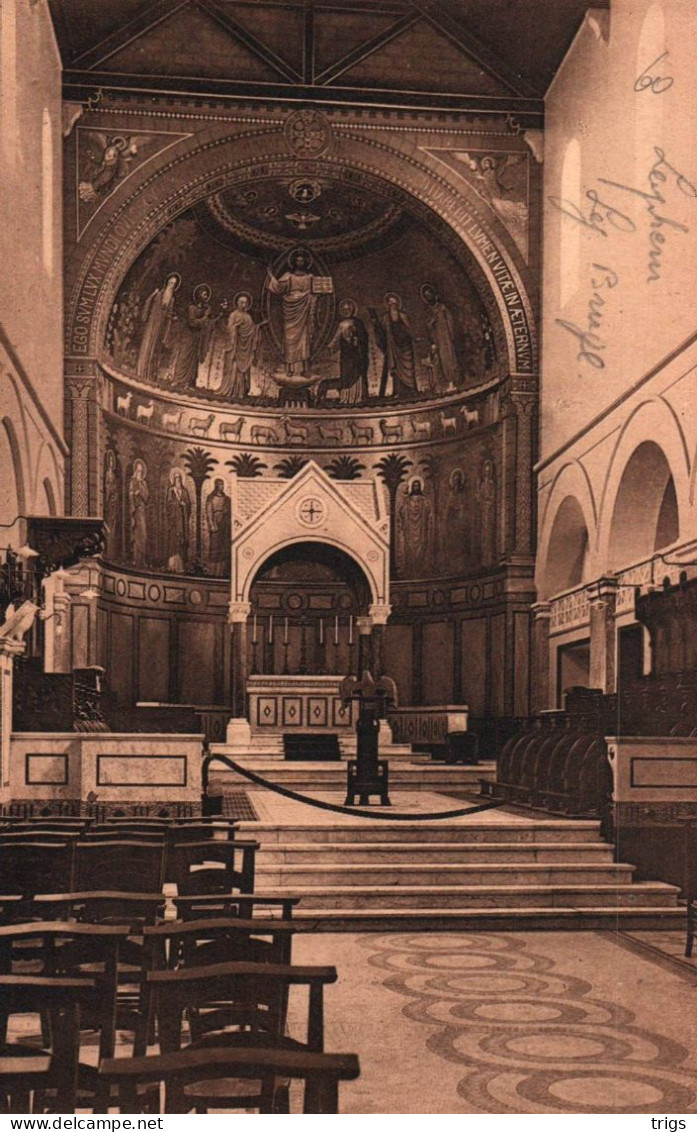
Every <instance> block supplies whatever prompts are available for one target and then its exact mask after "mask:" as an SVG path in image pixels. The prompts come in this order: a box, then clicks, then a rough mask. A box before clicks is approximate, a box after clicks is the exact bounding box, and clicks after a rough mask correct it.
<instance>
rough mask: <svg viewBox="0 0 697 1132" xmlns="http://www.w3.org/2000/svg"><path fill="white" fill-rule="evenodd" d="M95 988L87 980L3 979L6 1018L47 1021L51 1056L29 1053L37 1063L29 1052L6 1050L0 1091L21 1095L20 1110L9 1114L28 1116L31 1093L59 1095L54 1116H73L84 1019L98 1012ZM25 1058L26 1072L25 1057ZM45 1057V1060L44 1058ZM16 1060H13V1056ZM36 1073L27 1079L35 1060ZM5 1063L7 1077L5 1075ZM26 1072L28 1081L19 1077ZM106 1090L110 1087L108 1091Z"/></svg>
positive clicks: (0, 1066)
mask: <svg viewBox="0 0 697 1132" xmlns="http://www.w3.org/2000/svg"><path fill="white" fill-rule="evenodd" d="M97 993H98V992H97V989H96V982H95V980H94V979H89V978H51V977H49V976H45V975H8V974H0V1002H1V1003H2V1010H3V1013H4V1015H5V1016H6V1017H7V1016H12V1015H16V1014H41V1013H42V1012H45V1013H46V1014H47V1015H48V1020H49V1027H48V1032H49V1035H50V1045H49V1048H48V1050H47V1051H45V1050H36V1051H34V1050H31V1051H29V1052H30V1053H31V1054H32V1055H33V1057H32V1058H31V1059H28V1058H27V1057H26V1051H27V1047H26V1046H24V1047H19V1048H18V1049H16V1050H13V1049H12V1048H11V1047H7V1046H5V1048H4V1051H3V1052H4V1054H6V1055H7V1058H8V1060H7V1062H4V1058H3V1061H2V1062H0V1089H1V1090H2V1091H4V1092H9V1093H10V1094H12V1093H14V1092H15V1090H17V1091H18V1092H19V1098H18V1099H19V1105H20V1107H15V1105H14V1104H13V1102H12V1100H11V1101H10V1106H11V1108H13V1109H14V1111H16V1112H26V1111H27V1107H26V1100H25V1098H26V1095H27V1093H28V1091H29V1089H36V1088H41V1089H52V1090H55V1100H54V1107H55V1111H56V1112H65V1113H72V1112H75V1110H76V1108H77V1086H78V1069H79V1055H80V1013H81V1010H86V1011H89V1010H90V1009H92V1008H93V1007H94V1003H95V996H96V994H97ZM22 1052H24V1054H25V1056H24V1057H22V1058H21V1060H22V1061H24V1063H25V1064H24V1066H23V1067H22V1066H21V1065H20V1064H19V1062H20V1057H21V1053H22ZM43 1054H47V1055H48V1059H47V1060H46V1059H45V1058H43V1057H42V1056H41V1055H43ZM13 1055H14V1056H13ZM37 1055H39V1056H38V1061H37V1062H35V1064H36V1071H35V1072H34V1073H33V1074H31V1073H28V1072H27V1071H28V1069H29V1068H30V1067H29V1064H28V1063H29V1061H30V1060H33V1059H35V1058H37ZM3 1063H4V1069H5V1072H3ZM22 1068H23V1069H24V1073H25V1075H26V1076H25V1079H24V1080H22V1078H21V1073H22ZM105 1087H106V1086H105Z"/></svg>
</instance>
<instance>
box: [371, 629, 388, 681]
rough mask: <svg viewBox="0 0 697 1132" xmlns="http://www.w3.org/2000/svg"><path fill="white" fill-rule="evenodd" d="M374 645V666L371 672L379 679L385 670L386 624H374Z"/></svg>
mask: <svg viewBox="0 0 697 1132" xmlns="http://www.w3.org/2000/svg"><path fill="white" fill-rule="evenodd" d="M372 645H373V657H372V663H373V667H372V669H371V672H372V673H373V676H374V677H375V679H376V680H377V679H379V677H380V676H383V675H384V672H385V626H384V625H373V635H372Z"/></svg>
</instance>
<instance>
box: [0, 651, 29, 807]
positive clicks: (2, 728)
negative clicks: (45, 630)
mask: <svg viewBox="0 0 697 1132" xmlns="http://www.w3.org/2000/svg"><path fill="white" fill-rule="evenodd" d="M24 647H25V646H24V641H13V640H10V639H9V638H0V801H2V802H9V801H11V797H10V794H11V791H10V738H11V736H12V677H13V668H14V659H15V657H16V656H21V654H22V653H23V652H24Z"/></svg>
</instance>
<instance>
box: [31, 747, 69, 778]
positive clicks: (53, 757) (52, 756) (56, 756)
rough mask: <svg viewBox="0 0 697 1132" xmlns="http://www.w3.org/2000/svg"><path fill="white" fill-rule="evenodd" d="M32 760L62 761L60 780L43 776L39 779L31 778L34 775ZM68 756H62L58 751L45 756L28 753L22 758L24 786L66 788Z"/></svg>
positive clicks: (37, 753)
mask: <svg viewBox="0 0 697 1132" xmlns="http://www.w3.org/2000/svg"><path fill="white" fill-rule="evenodd" d="M33 759H50V760H51V762H54V763H55V762H56V761H57V760H58V759H62V761H63V775H62V777H61V778H47V777H46V776H45V775H43V776H41V777H40V778H33V777H32V774H34V773H36V771H34V770H33V769H32V760H33ZM68 773H69V771H68V756H67V755H64V754H62V753H61V752H60V751H56V752H55V753H54V752H47V753H46V754H42V753H39V752H38V751H37V752H36V753H30V752H27V754H26V755H25V757H24V785H25V786H67V785H68Z"/></svg>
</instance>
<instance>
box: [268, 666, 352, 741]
mask: <svg viewBox="0 0 697 1132" xmlns="http://www.w3.org/2000/svg"><path fill="white" fill-rule="evenodd" d="M342 679H343V676H315V675H310V676H271V675H263V676H250V677H249V679H248V681H247V694H248V697H249V722H250V727H251V732H252V738H254V737H255V736H257V735H258V736H273V735H281V734H283V733H284V732H289V731H310V732H313V733H315V732H316V733H322V732H325V733H326V732H339V733H341V732H344V733H346V734H348V735H350V734H352V732H353V728H354V726H355V719H354V705H353V704H351V703H349V704H347V705H344V704H343V703H342V701H341V696H340V695H339V685H340V683H341V681H342Z"/></svg>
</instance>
